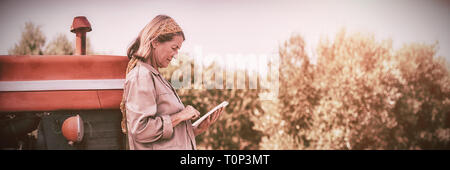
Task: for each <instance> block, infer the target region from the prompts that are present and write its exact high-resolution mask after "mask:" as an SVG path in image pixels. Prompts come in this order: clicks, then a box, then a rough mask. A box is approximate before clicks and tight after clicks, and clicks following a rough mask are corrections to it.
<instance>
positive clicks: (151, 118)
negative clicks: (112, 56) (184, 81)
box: [120, 15, 223, 150]
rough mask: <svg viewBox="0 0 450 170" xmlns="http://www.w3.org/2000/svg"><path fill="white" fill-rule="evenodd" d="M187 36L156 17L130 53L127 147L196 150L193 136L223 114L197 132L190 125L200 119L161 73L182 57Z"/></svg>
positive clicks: (124, 110)
mask: <svg viewBox="0 0 450 170" xmlns="http://www.w3.org/2000/svg"><path fill="white" fill-rule="evenodd" d="M184 40H185V37H184V33H183V31H182V29H181V28H180V27H179V26H178V24H177V23H176V22H175V21H174V20H173V19H172V18H170V17H169V16H166V15H158V16H156V17H155V18H154V19H153V20H152V21H151V22H150V23H148V24H147V25H146V26H145V27H144V29H142V31H141V32H140V33H139V36H138V37H137V38H136V40H135V41H134V42H133V43H132V45H131V46H130V48H129V49H128V53H127V55H128V57H129V58H130V61H129V63H128V67H127V70H126V73H127V75H126V81H125V87H124V95H123V100H122V103H121V104H120V108H121V110H122V116H123V117H122V131H123V132H124V133H125V134H127V136H128V144H129V145H128V146H129V149H131V150H137V149H172V150H175V149H176V150H178V149H180V150H181V149H182V150H185V149H186V150H190V149H194V150H195V149H196V143H195V136H197V135H199V134H201V133H203V132H204V131H206V130H207V129H208V127H209V126H210V125H211V124H212V123H214V122H215V121H216V120H217V118H218V117H219V116H220V114H221V113H222V111H223V108H222V109H219V110H217V111H216V112H215V113H213V114H212V115H211V116H209V118H207V119H206V120H205V121H203V122H202V123H201V124H199V125H198V127H193V126H192V123H191V120H193V119H196V118H198V117H199V115H200V113H199V112H198V111H197V110H196V109H195V108H193V107H192V106H186V107H184V105H183V103H182V102H181V100H180V98H179V97H178V95H177V93H176V91H175V89H174V88H173V87H172V85H171V84H170V83H169V82H168V81H167V80H165V79H164V77H163V76H161V74H160V73H159V71H158V69H159V68H165V67H167V66H168V65H169V64H170V61H171V60H172V58H173V57H174V56H175V55H176V54H177V53H178V50H179V49H180V48H181V45H182V43H183V41H184Z"/></svg>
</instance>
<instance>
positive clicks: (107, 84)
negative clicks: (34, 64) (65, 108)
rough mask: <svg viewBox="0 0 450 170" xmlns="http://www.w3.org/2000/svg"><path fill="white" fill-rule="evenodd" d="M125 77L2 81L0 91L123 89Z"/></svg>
mask: <svg viewBox="0 0 450 170" xmlns="http://www.w3.org/2000/svg"><path fill="white" fill-rule="evenodd" d="M124 82H125V80H124V79H97V80H43V81H0V91H8V92H12V91H49V90H50V91H52V90H102V89H123V83H124Z"/></svg>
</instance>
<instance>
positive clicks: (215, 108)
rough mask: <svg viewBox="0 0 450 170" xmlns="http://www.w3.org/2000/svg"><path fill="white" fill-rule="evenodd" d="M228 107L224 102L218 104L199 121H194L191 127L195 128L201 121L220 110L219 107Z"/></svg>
mask: <svg viewBox="0 0 450 170" xmlns="http://www.w3.org/2000/svg"><path fill="white" fill-rule="evenodd" d="M227 105H228V102H227V101H224V102H222V103H220V104H219V105H217V106H216V107H214V108H213V109H212V110H210V111H209V112H208V113H206V114H205V115H203V116H202V117H201V118H200V119H198V120H197V121H195V122H194V123H193V124H192V126H197V125H199V124H200V123H201V122H202V121H203V120H205V119H206V118H207V117H208V116H209V115H211V114H212V113H214V111H216V110H217V109H220V108H221V107H225V106H227Z"/></svg>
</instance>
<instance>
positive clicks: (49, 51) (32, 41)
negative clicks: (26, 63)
mask: <svg viewBox="0 0 450 170" xmlns="http://www.w3.org/2000/svg"><path fill="white" fill-rule="evenodd" d="M45 41H46V38H45V35H44V33H43V32H42V31H41V26H36V25H35V24H33V23H32V22H26V23H25V29H24V31H23V32H22V38H21V40H20V41H19V43H16V44H15V45H14V47H13V48H11V49H9V51H8V53H9V55H73V54H74V52H75V45H74V43H73V42H71V41H69V39H68V38H67V36H66V35H65V34H61V33H60V34H58V35H57V36H56V38H55V39H53V40H52V41H51V42H50V43H49V44H47V46H45ZM44 46H45V47H44ZM44 49H45V50H44ZM86 50H87V51H86V54H87V55H95V52H94V51H93V50H92V45H91V42H90V39H89V37H87V38H86Z"/></svg>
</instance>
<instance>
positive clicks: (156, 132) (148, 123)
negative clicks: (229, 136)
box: [124, 62, 196, 150]
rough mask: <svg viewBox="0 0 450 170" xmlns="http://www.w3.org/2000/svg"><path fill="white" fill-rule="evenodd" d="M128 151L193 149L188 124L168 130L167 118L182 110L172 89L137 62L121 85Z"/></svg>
mask: <svg viewBox="0 0 450 170" xmlns="http://www.w3.org/2000/svg"><path fill="white" fill-rule="evenodd" d="M124 93H125V94H124V95H125V101H126V103H125V106H126V113H127V114H126V115H127V128H128V142H129V148H130V150H140V149H169V150H191V149H194V150H195V149H196V143H195V135H194V131H193V127H192V123H191V121H190V120H188V121H183V122H181V123H179V124H178V125H176V126H175V127H172V120H171V119H170V115H172V114H175V113H178V112H180V111H181V110H183V109H184V105H183V103H182V102H181V100H180V98H179V97H178V94H177V93H176V91H175V89H174V88H173V87H172V85H171V84H170V83H169V82H168V81H167V80H166V79H164V77H162V76H161V75H160V74H159V73H158V71H156V70H155V69H154V68H153V67H152V66H150V65H149V64H146V63H143V62H138V63H137V64H136V67H135V68H133V70H131V71H130V72H129V73H128V75H127V78H126V81H125V88H124Z"/></svg>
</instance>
